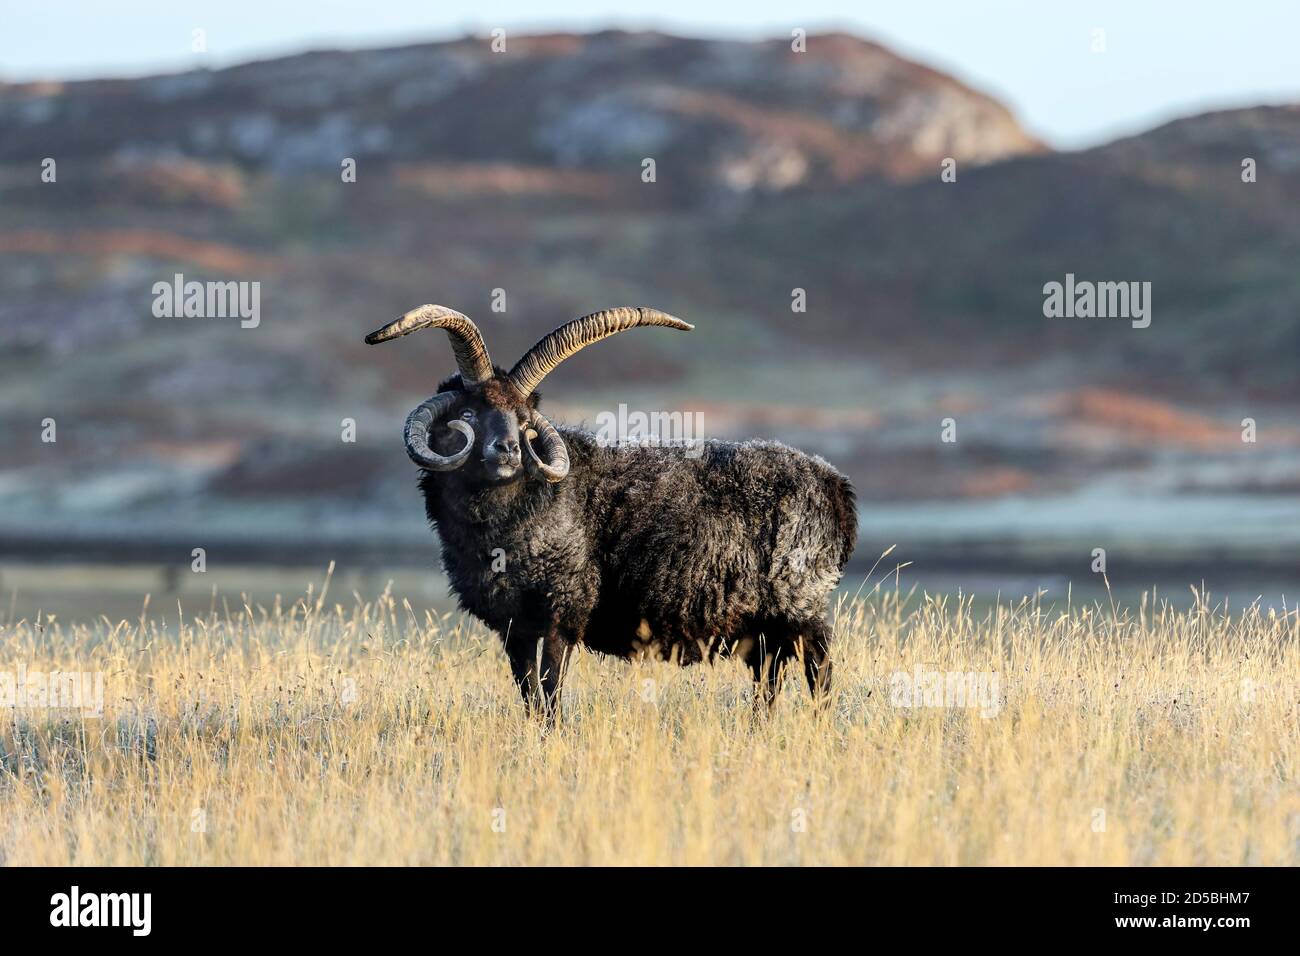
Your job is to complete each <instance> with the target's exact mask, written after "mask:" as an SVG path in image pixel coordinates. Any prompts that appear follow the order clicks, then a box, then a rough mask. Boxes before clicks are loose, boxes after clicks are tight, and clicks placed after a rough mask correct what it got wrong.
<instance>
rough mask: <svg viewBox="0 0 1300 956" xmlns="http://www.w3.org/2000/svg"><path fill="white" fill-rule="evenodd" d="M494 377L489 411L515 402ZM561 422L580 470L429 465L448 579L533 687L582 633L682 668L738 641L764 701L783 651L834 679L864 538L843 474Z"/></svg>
mask: <svg viewBox="0 0 1300 956" xmlns="http://www.w3.org/2000/svg"><path fill="white" fill-rule="evenodd" d="M487 386H488V388H487V392H488V393H490V396H491V397H490V399H489V400H488V401H489V402H490V404H491V405H492V406H493V407H498V408H499V407H501V406H502V404H506V402H507V401H508V398H507V399H506V400H503V396H507V395H508V393H507V392H506V391H505V390H503V389H500V388H494V387H493V383H487ZM459 387H460V381H459V378H453V379H450V380H448V381H447V382H445V383H444V384H443V386H442V387H441V388H440V391H446V390H448V389H457V388H459ZM476 391H477V390H476ZM482 394H483V393H482V392H480V393H479V395H478V396H476V397H477V398H478V399H479V400H483V399H482ZM536 401H537V396H536V395H534V397H533V399H532V402H531V404H535V403H536ZM516 412H517V413H518V412H523V413H526V406H525V405H524V404H523V403H519V404H518V406H517V408H516ZM456 414H458V412H457V411H455V410H453V412H452V413H451V415H449V416H448V418H451V417H455V415H456ZM433 433H434V435H436V436H441V439H440V440H442V441H445V443H446V445H445V447H444V448H442V449H439V450H440V451H442V453H444V454H446V453H450V452H451V451H453V450H454V449H455V448H456V447H458V446H459V444H461V443H463V439H462V438H461V437H460V436H459V435H456V434H455V433H449V432H448V430H447V429H446V428H445V427H442V425H441V424H435V425H434V428H433ZM560 434H561V435H562V437H563V439H564V441H565V444H566V445H567V446H568V450H569V456H570V459H571V469H570V472H569V475H568V477H566V478H565V479H564V480H563V481H560V482H558V483H556V484H548V483H546V482H545V481H542V480H540V479H539V478H536V477H533V476H532V475H529V476H527V477H526V478H525V477H522V476H521V477H519V478H517V479H515V480H512V481H509V482H507V483H504V484H493V483H490V482H489V481H488V480H487V479H486V477H485V476H484V475H483V474H482V473H481V472H480V470H479V468H478V466H477V464H476V463H477V461H478V456H477V455H472V456H471V461H470V463H469V464H467V465H466V466H464V467H463V468H461V469H459V470H456V471H451V472H441V473H438V472H431V471H429V472H424V473H423V474H422V477H421V479H420V488H421V490H422V492H423V493H424V499H425V511H426V513H427V515H428V517H429V520H430V522H432V523H433V525H434V526H435V527H436V529H437V531H438V533H439V536H440V538H441V540H442V558H443V566H444V567H445V569H446V571H447V574H448V576H449V577H450V580H451V587H452V590H453V591H454V592H455V593H456V595H457V596H458V597H459V599H460V603H461V605H462V607H463V608H464V609H465V610H467V611H469V612H470V613H472V614H473V615H475V616H476V617H478V618H479V619H481V620H482V621H484V622H485V623H486V624H487V625H488V626H489V627H491V628H492V629H493V630H494V631H496V632H497V634H498V635H500V636H501V638H502V640H503V642H504V643H505V646H506V651H507V655H508V656H509V657H510V659H511V665H512V669H513V671H514V674H515V677H516V679H517V680H518V681H519V684H520V690H521V692H522V693H523V695H524V699H525V701H527V702H529V703H530V704H531V703H534V702H539V703H541V704H542V705H543V706H549V705H550V703H552V700H551V698H553V697H558V692H559V683H560V680H562V678H563V671H564V666H565V663H566V662H567V660H568V655H569V652H570V650H571V649H572V648H573V647H575V646H577V645H581V646H584V647H587V648H590V649H591V650H595V651H599V652H601V653H603V654H610V655H613V656H616V657H622V658H626V657H630V656H632V655H634V654H637V653H650V654H655V655H658V656H662V657H669V658H673V659H675V660H677V661H679V662H680V663H682V664H690V663H694V662H696V661H700V660H704V659H709V658H711V657H713V656H714V655H717V654H719V653H722V654H729V653H734V654H737V655H739V656H741V657H742V658H743V659H744V660H746V661H747V662H748V663H749V665H750V667H751V669H752V671H753V673H754V678H755V680H758V681H761V682H762V683H761V689H762V690H763V693H764V697H765V699H766V700H767V701H768V702H769V703H770V702H771V700H772V698H773V696H774V695H775V691H776V685H777V678H778V676H779V672H780V667H781V665H782V664H783V662H784V660H787V659H790V658H792V657H795V656H799V657H802V658H803V659H804V663H805V671H806V676H807V677H808V681H809V686H810V688H811V689H812V690H813V691H814V692H820V691H823V690H825V689H828V688H829V681H830V662H829V660H828V659H827V657H826V655H827V651H828V648H829V642H830V628H829V627H828V626H827V623H826V612H827V602H828V599H829V596H830V594H831V593H832V592H833V591H834V589H835V587H836V585H837V584H838V583H839V580H840V577H841V574H842V569H843V567H844V564H845V562H846V561H847V560H848V558H849V555H850V554H851V553H852V551H853V547H854V543H855V539H856V534H857V519H856V512H855V509H854V495H853V488H852V486H851V485H850V484H849V481H848V479H846V478H845V477H844V476H843V475H841V474H840V473H839V472H838V471H836V470H835V469H834V468H832V467H831V466H830V465H829V464H827V463H826V462H825V461H823V460H822V459H820V458H817V457H813V456H809V455H806V454H804V453H802V452H800V451H797V450H796V449H794V448H790V447H788V446H786V445H783V444H781V443H779V442H766V441H749V442H743V443H733V442H722V441H707V442H705V443H704V450H703V454H702V455H700V456H699V457H695V458H692V457H688V456H687V454H686V449H685V448H683V447H644V446H621V447H602V446H600V445H598V444H597V441H596V438H595V436H594V435H592V434H591V433H590V432H586V431H582V430H578V429H574V428H560ZM477 441H478V442H479V443H481V442H482V441H483V436H482V435H481V434H480V435H478V437H477ZM696 454H697V455H698V454H699V449H698V448H697V449H696ZM496 549H500V551H497V550H496ZM494 559H496V560H495V564H496V567H497V568H500V567H501V565H502V560H504V570H494V568H493V565H494ZM538 641H541V642H542V644H541V648H542V653H541V675H540V677H541V682H540V687H539V683H538V675H537V674H536V673H535V671H536V663H535V662H536V656H535V655H536V654H537V647H538ZM539 692H540V693H539Z"/></svg>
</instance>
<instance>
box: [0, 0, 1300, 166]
mask: <svg viewBox="0 0 1300 956" xmlns="http://www.w3.org/2000/svg"><path fill="white" fill-rule="evenodd" d="M610 9H617V10H619V11H620V12H618V13H610V12H609V10H610ZM196 27H201V28H203V29H204V30H206V32H207V43H208V53H207V54H206V55H197V54H195V53H193V52H191V49H190V38H191V33H192V31H193V30H194V29H195V28H196ZM494 27H503V28H505V29H506V30H507V32H508V33H509V32H511V31H516V32H534V31H538V30H595V29H602V28H606V27H624V28H645V29H650V28H653V29H661V30H666V31H668V32H674V33H680V34H686V35H705V36H733V37H768V36H789V33H790V30H791V29H792V28H794V27H802V28H804V29H807V30H808V31H809V33H813V32H817V31H820V30H827V29H842V30H847V31H850V32H854V33H858V34H860V35H862V36H865V37H868V38H871V39H874V40H877V41H879V42H881V43H884V44H886V45H887V46H890V47H892V48H894V49H895V50H897V51H898V52H900V53H902V54H903V55H905V56H909V57H911V58H913V59H916V60H920V61H921V62H923V63H927V64H929V65H931V66H934V67H936V68H938V69H941V70H944V71H946V72H949V73H952V74H954V75H956V76H957V77H958V78H959V79H961V80H963V81H964V82H966V83H968V84H970V85H972V86H974V87H976V88H977V89H980V90H983V91H985V92H988V93H991V94H993V95H995V96H997V97H998V98H1000V99H1001V100H1003V101H1004V102H1005V103H1007V104H1008V105H1009V106H1010V107H1011V108H1012V109H1013V110H1014V111H1015V113H1016V115H1017V116H1018V117H1019V118H1020V120H1021V122H1022V123H1023V124H1024V125H1025V126H1026V127H1027V128H1028V129H1029V130H1030V131H1031V132H1033V133H1036V134H1038V135H1039V136H1042V137H1043V138H1045V139H1046V140H1047V141H1048V142H1050V143H1052V144H1054V145H1056V146H1059V147H1076V146H1086V145H1091V144H1093V143H1097V142H1103V141H1105V140H1107V139H1111V138H1113V137H1115V136H1117V135H1122V134H1125V133H1131V132H1137V131H1140V130H1142V129H1146V128H1148V127H1150V126H1153V125H1156V124H1158V123H1160V122H1163V121H1165V120H1168V119H1172V118H1174V117H1177V116H1183V115H1188V114H1192V113H1198V112H1203V111H1205V110H1207V109H1213V108H1219V107H1226V106H1244V105H1250V104H1255V103H1282V102H1297V101H1300V54H1298V53H1297V52H1296V41H1297V37H1300V2H1297V0H1253V2H1249V3H1245V2H1241V3H1228V2H1226V0H1219V2H1213V0H1181V2H1178V0H1090V2H1088V3H1086V4H1085V3H1065V2H1060V0H982V2H973V0H930V2H916V0H892V2H878V0H858V2H847V0H841V2H840V3H827V2H822V0H798V2H794V0H784V2H776V0H722V2H718V3H713V4H707V3H703V2H699V0H690V2H687V0H622V2H620V3H618V4H610V3H606V4H597V3H594V2H589V0H501V2H492V0H480V2H470V0H453V2H436V0H364V2H358V0H317V2H302V0H220V2H198V3H178V2H174V0H173V2H166V3H164V2H157V0H139V2H137V0H119V2H105V0H67V2H60V0H41V2H20V0H6V2H4V4H3V9H2V10H0V79H4V80H9V81H13V80H27V79H58V78H63V79H71V78H87V77H100V76H135V75H141V74H145V73H153V72H169V71H175V70H183V69H189V68H192V67H195V66H201V65H206V66H210V67H220V66H226V65H229V64H232V63H238V62H242V61H245V60H249V59H258V58H265V57H269V56H275V55H280V54H284V53H293V52H300V51H302V50H307V49H321V48H338V47H366V46H378V45H398V44H402V43H412V42H419V41H422V40H431V39H440V38H445V37H450V36H458V35H461V34H464V33H466V32H474V33H484V34H485V33H487V32H488V31H489V30H491V29H493V28H494ZM1097 30H1102V31H1104V39H1105V52H1101V53H1094V52H1093V51H1092V47H1093V45H1094V43H1095V42H1096V40H1095V38H1096V36H1097V34H1095V32H1094V31H1097Z"/></svg>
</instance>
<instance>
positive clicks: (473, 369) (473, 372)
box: [366, 305, 492, 385]
mask: <svg viewBox="0 0 1300 956" xmlns="http://www.w3.org/2000/svg"><path fill="white" fill-rule="evenodd" d="M418 329H446V330H447V335H448V336H449V337H450V338H451V350H452V351H453V352H455V353H456V367H457V368H459V369H460V377H461V380H462V381H463V382H464V383H465V384H466V385H477V384H478V383H479V382H486V381H487V380H488V379H490V378H491V377H492V359H491V357H489V356H488V350H487V345H486V344H485V343H484V342H483V334H482V333H481V332H479V330H478V326H477V325H475V324H474V323H473V322H471V321H470V320H469V318H468V317H467V316H464V315H461V314H460V313H459V312H457V311H456V310H455V309H449V308H447V307H446V306H442V305H422V306H420V307H419V308H418V309H412V310H411V311H410V312H408V313H406V315H404V316H402V317H401V318H400V319H397V320H396V321H394V322H389V323H388V324H387V325H385V326H384V327H383V328H382V329H375V331H373V332H371V333H370V334H369V335H367V336H366V344H368V345H378V344H379V343H380V342H387V341H388V340H389V339H395V338H398V337H400V336H403V335H410V334H411V333H412V332H415V331H416V330H418Z"/></svg>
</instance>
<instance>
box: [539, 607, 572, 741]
mask: <svg viewBox="0 0 1300 956" xmlns="http://www.w3.org/2000/svg"><path fill="white" fill-rule="evenodd" d="M572 653H573V644H571V643H570V642H569V641H567V640H565V636H564V634H563V633H562V632H561V630H560V629H559V628H558V627H552V628H551V629H550V630H549V631H547V632H546V636H545V637H543V638H542V665H541V702H542V712H543V714H544V715H545V717H546V723H547V725H548V726H554V725H555V723H556V721H558V720H559V719H560V693H561V691H563V689H564V675H565V673H566V672H567V671H568V669H569V660H570V657H571V656H572Z"/></svg>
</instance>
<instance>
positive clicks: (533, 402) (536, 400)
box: [528, 392, 542, 409]
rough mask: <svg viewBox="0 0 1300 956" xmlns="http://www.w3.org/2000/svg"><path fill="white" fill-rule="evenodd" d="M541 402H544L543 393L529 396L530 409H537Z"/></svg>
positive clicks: (534, 393)
mask: <svg viewBox="0 0 1300 956" xmlns="http://www.w3.org/2000/svg"><path fill="white" fill-rule="evenodd" d="M541 400H542V393H541V392H533V394H531V395H529V396H528V407H529V408H534V409H535V408H537V404H538V403H539V402H540V401H541Z"/></svg>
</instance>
